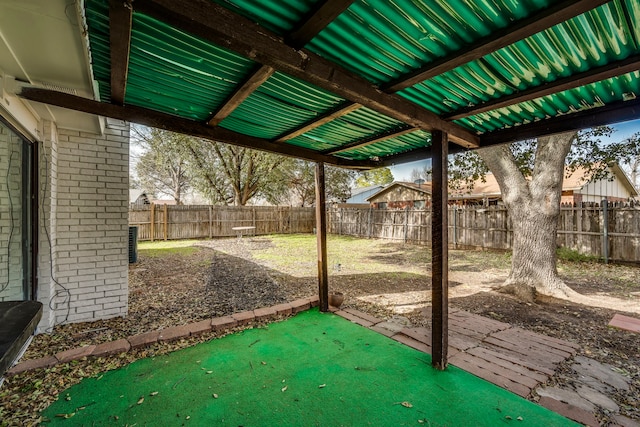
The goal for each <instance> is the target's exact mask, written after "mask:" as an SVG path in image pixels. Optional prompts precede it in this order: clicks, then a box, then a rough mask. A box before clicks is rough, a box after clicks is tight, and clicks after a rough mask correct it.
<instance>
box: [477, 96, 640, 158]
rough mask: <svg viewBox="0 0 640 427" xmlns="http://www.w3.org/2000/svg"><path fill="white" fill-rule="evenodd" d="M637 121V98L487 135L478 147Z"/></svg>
mask: <svg viewBox="0 0 640 427" xmlns="http://www.w3.org/2000/svg"><path fill="white" fill-rule="evenodd" d="M636 119H640V98H636V99H633V100H630V101H618V102H615V103H611V104H609V105H606V106H604V107H596V108H591V109H588V110H583V111H578V112H576V113H570V114H563V115H561V116H556V117H551V118H549V119H543V120H537V121H535V122H531V123H527V124H525V125H520V126H513V127H511V128H507V129H501V130H497V131H493V132H487V133H484V134H482V135H481V136H480V143H481V144H480V146H481V148H482V147H488V146H491V145H496V144H506V143H510V142H515V141H523V140H526V139H532V138H537V137H540V136H546V135H553V134H556V133H562V132H569V131H577V130H581V129H588V128H593V127H596V126H606V125H611V124H615V123H620V122H626V121H629V120H636Z"/></svg>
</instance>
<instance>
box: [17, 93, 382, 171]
mask: <svg viewBox="0 0 640 427" xmlns="http://www.w3.org/2000/svg"><path fill="white" fill-rule="evenodd" d="M18 96H20V97H21V98H24V99H27V100H30V101H35V102H42V103H44V104H49V105H55V106H58V107H62V108H69V109H71V110H75V111H81V112H84V113H89V114H95V115H98V116H104V117H111V118H114V119H118V120H126V121H132V122H135V123H140V124H142V125H145V126H150V127H155V128H159V129H165V130H169V131H172V132H178V133H182V134H185V135H190V136H195V137H198V138H205V139H209V140H212V141H220V142H224V143H228V144H233V145H238V146H241V147H246V148H252V149H256V150H262V151H268V152H271V153H276V154H282V155H285V156H290V157H296V158H300V159H305V160H309V161H312V162H325V163H328V164H332V165H336V166H341V167H347V168H354V169H371V168H374V167H377V164H376V162H373V161H355V160H349V159H342V158H339V157H332V156H327V155H324V154H321V153H318V152H317V151H313V150H309V149H306V148H303V147H297V146H294V145H290V144H279V143H276V142H272V141H268V140H266V139H261V138H256V137H252V136H247V135H243V134H240V133H237V132H233V131H231V130H228V129H224V128H221V127H211V126H209V125H207V124H204V123H199V122H196V121H194V120H189V119H184V118H181V117H178V116H172V115H170V114H166V113H161V112H158V111H154V110H150V109H148V108H142V107H137V106H133V105H124V106H121V105H116V104H108V103H106V102H99V101H94V100H92V99H87V98H83V97H80V96H76V95H70V94H67V93H63V92H57V91H53V90H48V89H40V88H33V87H25V88H23V89H22V91H21V92H20V93H19V94H18Z"/></svg>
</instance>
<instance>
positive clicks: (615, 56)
mask: <svg viewBox="0 0 640 427" xmlns="http://www.w3.org/2000/svg"><path fill="white" fill-rule="evenodd" d="M635 3H637V2H635ZM637 12H638V8H636V13H637ZM639 20H640V14H639V15H634V16H633V19H632V22H634V23H635V22H638V21H639ZM629 34H631V31H629V28H628V27H627V22H626V20H625V18H624V13H623V10H622V4H621V3H620V2H612V3H609V4H606V5H604V6H602V7H599V8H597V9H595V10H593V11H591V12H589V13H586V14H583V15H581V16H578V17H576V18H574V19H572V20H570V21H568V22H567V23H564V24H561V25H557V26H555V27H553V28H550V29H549V30H547V31H544V32H541V33H538V34H536V35H534V36H532V37H529V38H528V39H525V40H522V41H520V42H518V43H515V44H514V45H512V46H508V47H506V48H504V49H501V50H499V51H497V52H495V53H493V54H490V55H487V56H486V57H484V58H482V59H480V60H477V61H473V62H471V63H469V64H466V65H464V66H461V67H458V68H456V69H455V70H452V71H450V72H447V73H445V74H443V75H440V76H437V77H435V78H433V79H430V80H429V81H426V82H423V83H420V84H418V85H415V86H414V87H411V88H407V89H405V90H403V91H401V92H400V93H399V95H401V96H403V97H406V98H407V99H410V100H411V101H413V102H415V103H417V104H419V105H422V106H423V107H425V108H428V109H430V110H432V111H434V112H436V113H438V114H442V113H450V112H453V111H455V110H457V109H458V108H461V107H466V106H469V105H476V104H479V103H482V102H485V101H489V100H492V99H495V98H500V97H502V96H504V95H509V94H511V93H513V92H515V91H519V90H523V89H526V88H529V87H532V86H534V87H535V86H539V85H541V84H544V83H548V82H553V81H555V80H557V79H559V78H561V77H566V76H571V75H574V74H575V73H578V72H582V71H585V70H588V69H590V68H593V67H596V66H600V65H604V64H607V63H610V62H612V61H616V60H621V59H624V58H626V57H628V56H629V55H632V54H637V53H640V49H638V44H637V42H636V40H634V39H633V38H632V37H629ZM626 80H634V77H633V76H627V77H626ZM635 86H637V83H634V82H633V81H625V83H623V84H621V85H615V84H614V85H613V86H612V84H611V82H609V83H607V82H602V83H601V84H592V85H589V87H586V88H581V89H575V90H572V91H567V92H565V93H564V94H559V95H558V96H552V97H544V98H540V99H538V100H535V101H532V102H529V103H524V104H522V105H519V106H514V107H511V108H503V109H500V110H499V111H497V112H491V113H487V114H481V115H478V116H476V117H475V118H474V119H470V120H461V121H460V122H459V123H461V124H463V125H465V126H470V127H472V129H474V130H476V131H480V132H484V131H490V130H495V129H498V128H500V127H503V126H505V125H507V126H512V125H514V124H517V123H527V122H529V121H532V120H535V119H540V118H543V117H547V116H553V115H555V114H565V113H567V112H568V111H576V110H579V109H582V108H584V107H585V106H586V105H594V103H595V101H591V100H592V99H594V96H595V95H594V94H595V93H598V94H599V96H600V99H604V98H603V96H604V97H605V98H609V99H621V98H622V92H620V91H617V92H615V93H611V94H608V91H610V90H614V91H615V90H617V89H619V90H624V91H627V92H629V91H631V92H634V93H635V92H636V90H635V89H633V88H634V87H635ZM605 93H606V95H605ZM583 97H584V98H583ZM498 117H500V119H497V118H498Z"/></svg>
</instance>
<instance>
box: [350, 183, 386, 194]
mask: <svg viewBox="0 0 640 427" xmlns="http://www.w3.org/2000/svg"><path fill="white" fill-rule="evenodd" d="M382 188H384V185H379V184H378V185H369V186H367V187H356V188H352V189H351V197H354V196H357V195H358V194H361V193H366V192H367V191H372V190H376V191H379V190H381V189H382Z"/></svg>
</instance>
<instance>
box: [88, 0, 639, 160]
mask: <svg viewBox="0 0 640 427" xmlns="http://www.w3.org/2000/svg"><path fill="white" fill-rule="evenodd" d="M214 1H215V2H216V3H217V4H219V5H222V6H223V7H225V8H228V9H230V10H231V11H234V12H236V13H238V14H240V15H242V16H245V17H247V18H249V19H250V20H252V21H254V22H257V23H258V24H260V25H261V26H263V27H264V28H266V29H267V30H269V31H273V32H274V33H276V34H278V35H280V36H282V37H283V38H286V37H287V36H288V35H289V34H290V33H291V32H292V31H293V30H294V29H296V28H299V26H300V25H301V23H302V22H303V21H304V20H305V19H306V17H308V16H309V15H310V13H311V12H312V11H313V10H315V9H316V8H317V7H318V6H319V5H320V4H321V3H322V2H321V0H316V1H306V0H263V1H260V2H255V1H252V0H214ZM108 4H109V2H108V1H106V0H86V1H85V5H86V16H87V24H88V28H89V40H90V50H91V57H92V66H93V72H94V78H95V79H96V81H97V82H98V86H99V89H100V95H101V99H102V100H103V101H109V98H110V82H109V79H110V66H111V64H110V58H109V54H110V50H109V5H108ZM553 4H554V2H553V1H551V0H525V1H515V0H492V1H478V2H469V1H466V0H449V1H446V2H445V1H426V0H425V1H417V0H411V1H410V0H396V1H393V2H390V1H388V0H357V1H354V2H353V3H352V4H351V5H350V6H349V7H348V8H347V9H346V10H345V11H343V12H342V13H341V14H339V16H337V17H336V18H335V19H334V20H333V22H331V23H330V24H329V25H327V26H326V27H325V28H324V29H323V30H322V31H320V33H319V34H317V35H316V36H315V37H314V38H313V39H312V40H311V41H310V42H309V43H307V45H306V46H305V49H308V50H309V51H311V52H313V53H316V54H318V55H320V56H322V57H324V58H327V59H329V60H331V61H333V62H335V63H336V64H337V65H339V66H340V67H344V68H345V69H347V70H350V71H352V72H353V73H355V74H357V75H358V76H361V77H362V78H364V79H366V80H368V81H370V82H373V83H374V84H379V85H385V84H388V83H393V82H394V81H397V80H398V79H401V78H402V77H406V76H408V75H410V74H411V73H412V72H414V71H416V70H419V69H421V68H423V67H425V66H429V65H430V64H432V63H435V62H437V61H438V60H440V59H442V58H444V57H447V56H450V55H452V54H455V53H456V52H457V51H458V50H460V49H463V48H464V47H465V46H466V45H468V44H470V43H473V42H474V41H476V40H478V39H480V38H482V37H485V36H489V35H491V34H493V33H495V32H496V31H500V30H503V29H505V28H506V27H508V26H509V25H511V24H512V23H513V22H516V21H518V20H521V19H523V18H527V17H530V16H532V15H534V14H536V13H538V12H539V11H542V10H544V9H547V8H549V7H550V6H551V5H553ZM133 8H134V14H133V25H132V37H131V53H130V63H129V74H128V79H127V86H126V97H125V103H126V104H128V105H135V106H140V107H146V108H150V109H153V110H157V111H161V112H165V113H170V114H173V115H176V116H179V117H183V118H188V119H192V120H196V121H199V122H202V123H206V122H207V121H208V120H209V119H210V118H211V117H212V115H213V114H215V112H216V111H217V110H218V109H219V108H220V107H221V106H222V105H223V104H224V103H225V101H226V100H227V99H228V98H229V96H230V95H231V94H232V93H233V92H234V91H235V90H237V88H238V87H239V85H240V84H241V83H242V82H243V81H245V80H246V79H247V78H248V77H249V76H251V74H252V73H253V72H254V71H255V70H257V69H258V68H259V67H260V64H259V63H258V62H256V61H254V60H252V59H247V58H245V57H243V56H241V55H239V54H237V53H234V52H232V51H230V50H229V49H227V48H225V47H221V46H215V45H213V44H212V43H210V42H208V41H205V40H202V39H201V38H199V37H195V36H193V35H190V34H187V33H185V32H184V31H180V30H178V29H175V28H172V27H170V26H169V25H167V24H165V23H163V22H160V21H158V20H156V19H154V18H151V17H149V16H146V15H144V14H142V13H140V12H136V11H135V10H136V4H135V2H134V3H133ZM639 23H640V0H614V1H610V2H608V3H606V4H604V5H602V6H600V7H597V8H596V9H593V10H591V11H590V12H587V13H584V14H582V15H580V16H577V17H575V18H573V19H571V20H569V21H567V22H564V23H561V24H558V25H555V26H553V27H551V28H549V29H547V30H545V31H542V32H540V33H538V34H535V35H533V36H531V37H528V38H526V39H524V40H520V41H518V42H516V43H514V44H512V45H510V46H507V47H504V48H502V49H499V50H497V51H495V52H492V53H488V54H486V55H485V56H483V57H482V58H479V59H475V60H473V61H470V62H467V63H466V64H464V65H460V66H458V67H457V68H455V69H452V70H450V71H447V72H444V73H442V74H440V75H437V76H435V77H433V78H430V79H428V80H426V81H423V82H420V83H418V84H415V85H413V86H411V87H408V88H406V89H403V90H401V91H400V92H398V95H399V96H400V97H402V98H404V99H405V100H407V101H410V102H412V103H415V104H416V105H417V106H419V107H420V108H424V109H426V110H428V111H430V112H433V113H435V114H437V115H442V116H443V117H446V116H448V115H450V114H454V113H456V112H457V111H458V110H460V109H464V108H468V107H470V106H474V105H480V104H482V103H485V102H491V101H493V100H498V99H501V98H502V97H505V96H508V95H511V94H515V93H519V92H521V91H527V90H529V89H531V88H535V87H541V86H543V85H545V84H549V83H552V82H555V81H557V80H558V79H565V78H570V77H572V76H574V75H576V74H578V73H582V72H585V71H588V70H591V69H594V68H596V67H600V66H604V65H607V64H611V63H613V62H615V61H620V60H623V59H625V58H629V57H631V56H635V55H640V24H639ZM301 55H304V54H301ZM252 58H253V57H252ZM638 94H640V75H639V72H638V71H636V72H631V73H627V74H625V75H623V76H618V77H614V78H608V79H606V80H603V81H600V82H596V83H590V84H587V85H584V86H582V87H577V88H574V89H569V90H565V91H563V92H561V93H556V94H553V95H548V96H542V97H539V98H537V99H533V100H531V101H527V102H520V103H517V104H515V105H511V106H508V107H503V108H497V109H495V110H493V111H488V112H484V113H480V114H475V115H472V116H470V117H466V118H462V119H458V120H456V121H455V122H454V123H456V124H458V125H460V126H461V127H464V128H466V129H469V130H472V131H473V132H476V133H478V134H480V135H482V134H485V133H489V132H491V131H494V130H499V129H504V128H508V127H513V126H518V125H522V124H526V123H530V122H533V121H537V120H543V119H545V118H549V117H554V116H558V115H563V114H570V113H572V112H575V111H580V110H583V109H588V108H593V107H595V106H600V105H606V104H609V103H612V102H616V101H621V100H623V99H628V98H633V97H634V96H637V95H638ZM348 104H349V101H348V100H346V99H344V97H342V96H337V95H335V94H333V93H331V92H329V91H327V90H325V89H321V88H319V87H316V86H314V85H313V84H311V83H308V82H304V81H302V80H300V79H299V78H294V77H292V76H289V75H287V74H285V73H282V72H276V73H274V74H273V75H272V76H271V77H270V78H269V79H268V80H267V81H266V82H265V83H263V84H262V85H261V86H260V87H259V88H258V89H257V90H256V91H255V92H253V93H252V94H251V95H250V96H249V97H248V98H247V99H245V100H244V101H243V102H242V103H241V104H240V105H239V106H238V107H237V108H236V109H235V110H234V111H233V112H232V113H231V114H230V115H229V116H228V117H226V118H225V119H224V120H223V121H222V122H221V123H220V126H221V127H224V128H226V129H229V130H232V131H234V132H237V133H240V134H244V135H249V136H252V137H257V138H263V139H265V140H274V139H277V138H278V137H280V136H281V135H284V134H287V133H288V132H291V131H292V130H295V129H297V128H300V127H301V126H303V125H305V124H308V123H310V122H313V121H314V120H316V119H317V118H318V117H321V116H322V115H323V114H325V113H327V112H330V111H333V110H335V109H336V108H338V107H339V106H344V105H348ZM403 127H406V124H405V123H402V122H400V121H398V120H396V119H392V118H390V117H387V116H386V115H384V114H381V113H378V112H375V111H373V110H371V109H369V108H359V109H357V110H355V111H352V112H351V113H349V114H347V115H344V116H342V117H338V118H336V119H334V120H333V121H331V122H329V123H325V124H323V125H322V126H319V127H315V128H313V129H310V130H307V131H306V132H305V133H304V134H302V135H299V136H297V137H295V138H293V139H291V140H288V141H286V142H284V143H286V144H291V145H295V146H299V147H304V148H308V149H311V150H314V151H318V152H330V151H332V150H339V149H340V148H341V147H344V146H350V145H355V144H357V143H358V142H359V141H362V140H366V139H370V138H373V137H375V136H376V135H381V134H388V133H389V132H390V131H392V130H395V129H402V128H403ZM428 144H430V138H429V134H428V132H425V131H422V130H416V131H415V132H413V133H409V134H405V135H402V136H400V137H396V138H389V139H386V140H384V141H381V142H377V143H375V144H371V145H367V146H359V147H358V148H353V149H351V150H348V151H343V152H340V153H337V154H336V156H339V157H342V158H345V159H358V160H363V159H371V158H382V157H384V156H388V155H393V154H398V153H402V152H406V151H411V150H414V149H416V148H420V147H424V146H428Z"/></svg>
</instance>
